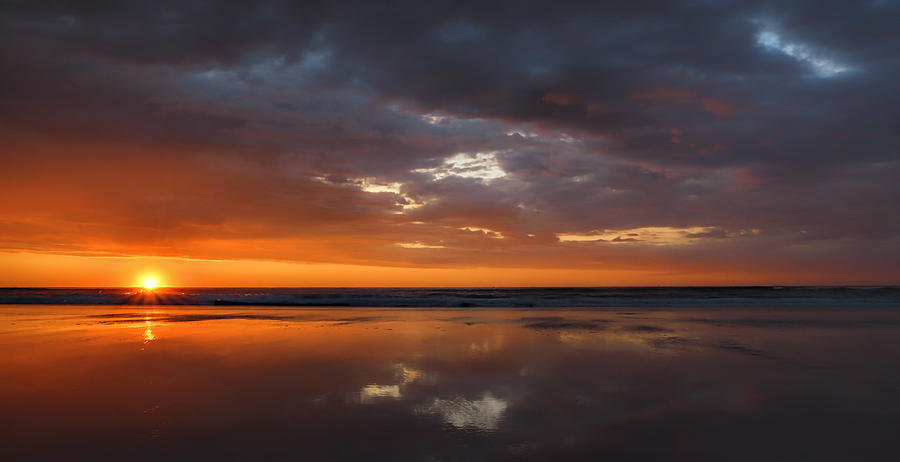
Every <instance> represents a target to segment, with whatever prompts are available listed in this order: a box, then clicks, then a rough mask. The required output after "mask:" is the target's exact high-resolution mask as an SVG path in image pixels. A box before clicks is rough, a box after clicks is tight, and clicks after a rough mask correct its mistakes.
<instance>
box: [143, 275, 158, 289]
mask: <svg viewBox="0 0 900 462" xmlns="http://www.w3.org/2000/svg"><path fill="white" fill-rule="evenodd" d="M157 285H158V284H157V282H156V279H155V278H152V277H148V278H144V288H145V289H147V290H153V289H155V288H156V286H157Z"/></svg>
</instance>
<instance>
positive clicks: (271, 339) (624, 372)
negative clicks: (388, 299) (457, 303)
mask: <svg viewBox="0 0 900 462" xmlns="http://www.w3.org/2000/svg"><path fill="white" fill-rule="evenodd" d="M0 371H2V374H0V416H2V419H0V458H2V459H3V460H96V459H131V460H198V459H201V460H202V459H213V458H214V459H218V460H418V461H426V460H433V461H438V460H440V461H450V460H466V461H471V460H554V461H556V460H602V459H614V460H622V459H626V460H698V459H704V460H762V459H765V460H797V459H800V460H811V459H818V460H866V459H868V460H874V459H893V458H897V457H898V456H900V451H898V448H897V444H898V443H897V442H896V440H897V435H898V434H900V310H898V309H888V308H878V309H863V308H853V309H835V308H828V309H815V308H801V309H788V308H778V309H763V308H749V309H735V308H721V309H717V308H704V309H687V308H677V309H642V308H623V309H588V310H585V309H582V310H566V309H556V310H538V309H421V308H416V309H377V308H365V309H353V308H328V309H314V308H289V309H273V308H253V307H240V309H218V308H212V307H210V308H197V307H190V308H173V307H164V308H163V307H152V306H150V307H148V306H120V307H117V306H45V305H28V306H26V305H7V306H2V307H0Z"/></svg>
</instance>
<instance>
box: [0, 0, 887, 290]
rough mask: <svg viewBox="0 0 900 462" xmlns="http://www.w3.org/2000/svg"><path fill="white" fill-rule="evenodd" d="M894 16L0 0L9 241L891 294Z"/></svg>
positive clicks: (540, 5) (736, 9)
mask: <svg viewBox="0 0 900 462" xmlns="http://www.w3.org/2000/svg"><path fill="white" fill-rule="evenodd" d="M898 13H900V11H898V6H897V4H896V3H894V2H878V1H872V2H866V3H854V2H828V4H823V3H822V2H791V3H790V4H784V2H749V1H748V2H629V3H627V4H619V3H610V4H606V3H602V2H583V3H579V2H554V3H552V4H550V3H547V2H500V3H491V4H484V3H483V2H482V3H472V4H468V3H465V2H462V3H461V2H437V3H435V2H428V3H421V2H418V3H417V2H409V3H406V4H397V5H394V6H392V7H390V8H388V7H385V6H384V5H381V4H376V3H371V2H360V3H353V2H340V3H339V4H336V3H335V2H321V3H314V2H303V3H302V4H298V3H296V2H279V1H268V2H208V1H191V2H154V3H152V4H147V3H139V2H77V3H72V2H51V1H29V2H25V1H4V2H2V3H0V40H2V45H0V101H2V102H0V135H2V137H3V140H4V145H5V146H4V149H3V151H2V153H0V160H2V162H3V164H4V166H5V167H6V168H5V169H4V171H3V173H0V184H2V186H3V192H2V193H0V197H2V198H3V201H2V203H3V205H2V206H0V246H2V247H4V248H6V249H25V250H32V251H41V252H64V253H76V252H84V251H96V252H108V253H130V254H134V253H137V254H149V255H172V256H195V257H203V258H266V259H283V260H290V261H335V262H348V263H366V264H389V265H413V266H459V265H477V266H526V267H533V266H551V267H604V268H610V267H614V268H627V269H636V268H639V267H642V268H661V269H663V270H664V271H667V272H671V271H700V270H702V271H710V270H714V269H715V268H726V267H733V266H734V265H735V264H738V265H739V266H740V268H741V271H742V272H765V271H768V270H772V269H776V268H777V269H779V270H784V271H810V272H818V274H830V275H832V276H831V279H833V280H836V279H840V277H841V276H840V275H841V273H843V272H845V271H847V270H852V271H854V272H857V273H858V274H862V273H859V272H860V271H862V272H867V274H869V276H868V277H870V278H873V279H878V280H881V281H888V280H889V281H896V278H897V276H898V274H900V267H898V266H897V263H896V262H897V261H900V258H897V257H900V239H898V236H900V221H898V220H897V218H896V203H897V201H898V199H900V187H898V185H900V182H898V181H897V178H900V162H898V160H897V152H898V148H900V135H898V131H897V130H896V126H897V125H898V122H900V109H898V108H900V104H898V103H900V87H898V85H897V83H896V82H895V80H896V79H895V76H896V75H897V73H898V71H900V59H898V58H897V55H896V52H895V50H896V49H897V47H898V46H900V33H897V30H896V18H897V17H898ZM650 228H653V229H659V228H664V229H667V230H668V231H654V232H655V233H657V237H656V238H655V239H656V240H652V239H646V238H645V236H644V235H643V234H641V233H640V232H636V230H640V229H650ZM610 233H612V235H608V234H610ZM660 233H662V234H660ZM665 233H669V234H665ZM561 235H563V236H564V235H581V236H597V239H596V240H593V242H583V241H581V242H579V241H571V240H570V241H566V242H560V241H559V239H558V237H559V236H561ZM660 236H662V237H660ZM563 240H565V239H563ZM251 241H252V242H255V243H256V244H252V245H251V244H248V243H249V242H251ZM229 243H230V244H229ZM404 245H406V246H405V247H404ZM410 245H412V247H410ZM416 246H418V247H416Z"/></svg>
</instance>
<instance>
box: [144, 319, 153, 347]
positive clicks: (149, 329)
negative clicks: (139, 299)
mask: <svg viewBox="0 0 900 462" xmlns="http://www.w3.org/2000/svg"><path fill="white" fill-rule="evenodd" d="M151 319H152V318H151V317H150V313H147V314H145V315H144V345H146V344H148V343H150V342H152V341H154V340H156V336H155V335H153V322H152V321H151Z"/></svg>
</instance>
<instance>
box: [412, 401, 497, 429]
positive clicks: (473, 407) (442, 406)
mask: <svg viewBox="0 0 900 462" xmlns="http://www.w3.org/2000/svg"><path fill="white" fill-rule="evenodd" d="M508 406H509V404H508V403H507V402H506V401H505V400H503V399H500V398H496V397H494V395H492V394H491V393H490V392H485V393H484V394H483V395H482V396H481V399H478V400H474V401H472V400H468V399H466V398H463V397H460V396H457V397H455V398H453V399H439V398H438V399H435V400H434V401H433V402H432V403H431V404H430V405H429V406H425V407H421V408H419V412H420V413H423V414H439V415H440V416H441V419H442V420H443V421H444V422H445V423H448V424H450V425H452V426H454V427H456V428H460V429H463V428H477V429H480V430H485V431H492V430H496V429H497V427H499V425H500V422H501V421H502V419H503V414H504V413H505V412H506V408H507V407H508Z"/></svg>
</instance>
